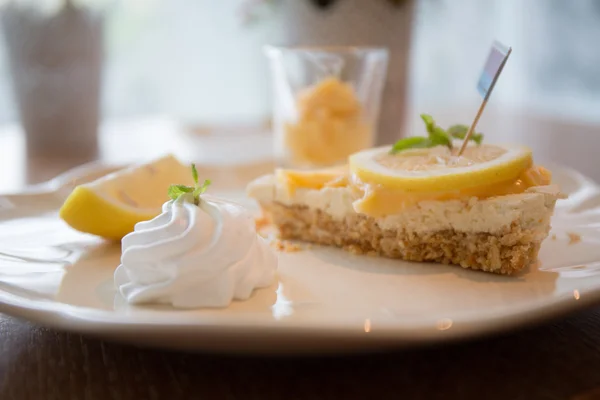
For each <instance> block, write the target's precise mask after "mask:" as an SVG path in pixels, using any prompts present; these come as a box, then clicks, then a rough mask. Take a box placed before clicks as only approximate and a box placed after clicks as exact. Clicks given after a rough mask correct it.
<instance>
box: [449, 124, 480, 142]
mask: <svg viewBox="0 0 600 400" xmlns="http://www.w3.org/2000/svg"><path fill="white" fill-rule="evenodd" d="M468 131H469V127H468V126H466V125H452V126H451V127H450V128H449V129H448V133H449V134H450V136H452V137H453V138H455V139H464V138H465V137H466V136H467V132H468ZM469 140H472V141H474V142H475V143H477V144H481V142H482V141H483V133H472V134H471V137H470V138H469Z"/></svg>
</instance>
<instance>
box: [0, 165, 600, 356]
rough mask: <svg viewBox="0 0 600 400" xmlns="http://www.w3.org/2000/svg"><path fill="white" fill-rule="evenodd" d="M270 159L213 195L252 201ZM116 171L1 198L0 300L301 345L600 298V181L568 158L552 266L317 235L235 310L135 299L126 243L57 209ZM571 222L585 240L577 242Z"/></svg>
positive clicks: (480, 323)
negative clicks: (433, 254) (419, 256)
mask: <svg viewBox="0 0 600 400" xmlns="http://www.w3.org/2000/svg"><path fill="white" fill-rule="evenodd" d="M268 168H270V166H268V165H254V166H250V167H248V166H244V167H227V168H225V167H220V168H212V169H210V171H202V170H201V171H200V173H201V174H202V176H210V177H211V178H212V180H213V182H215V183H217V184H216V185H215V187H214V188H211V190H212V191H213V194H217V195H219V194H220V195H222V196H224V197H229V198H234V199H235V200H238V201H246V202H248V200H245V199H244V196H243V191H242V189H243V187H244V184H245V183H246V182H247V181H248V180H249V179H250V178H251V177H253V176H256V175H257V174H259V173H261V172H262V171H265V170H266V169H268ZM110 170H111V169H110V168H107V167H103V166H101V165H92V166H87V167H82V168H79V169H77V170H74V171H73V172H71V173H70V174H67V175H65V176H62V177H59V178H57V179H55V180H53V181H52V182H50V183H48V184H46V185H41V186H37V187H35V188H34V189H33V190H30V191H28V192H26V193H21V194H13V195H5V196H0V312H3V313H7V314H12V315H15V316H18V317H22V318H25V319H28V320H31V321H34V322H36V323H39V324H42V325H46V326H50V327H55V328H58V329H63V330H67V331H73V332H80V333H85V334H91V335H96V336H100V337H103V338H107V339H113V340H119V341H125V342H130V343H133V344H137V345H152V346H158V347H165V348H178V349H187V350H208V351H225V352H255V353H275V352H279V353H281V352H285V353H294V352H307V351H309V352H341V351H357V350H366V349H373V348H383V347H389V346H405V345H414V344H418V343H426V342H441V341H446V340H451V339H458V338H467V337H473V336H476V335H481V334H484V333H489V332H495V331H500V330H505V329H509V328H513V327H516V326H519V325H524V324H527V323H531V322H533V321H540V320H542V319H546V318H550V317H553V316H557V315H560V314H562V313H565V312H568V311H572V310H575V309H578V308H581V307H583V306H585V305H589V304H591V303H592V302H596V301H600V190H599V189H598V188H597V187H596V186H595V185H594V184H593V183H591V181H589V180H588V179H586V178H584V177H583V176H581V175H580V174H578V173H576V172H573V171H570V170H566V169H555V178H556V180H557V181H558V183H560V184H561V185H562V187H563V189H564V191H566V192H568V193H570V198H569V200H565V201H562V202H561V203H560V204H559V206H558V210H557V213H556V216H555V218H554V221H553V225H554V228H553V231H552V237H553V238H554V239H553V238H548V240H547V241H546V242H545V243H544V245H543V248H542V250H541V254H540V263H539V265H538V266H537V267H533V268H531V269H530V270H529V271H527V272H526V273H523V274H521V275H520V276H517V277H502V276H496V275H491V274H486V273H482V272H475V271H468V270H463V269H461V268H458V267H453V266H444V265H436V264H418V263H408V262H402V261H397V260H387V259H379V258H374V257H366V256H353V255H350V254H348V253H345V252H343V251H341V250H337V249H331V248H318V247H312V248H310V249H305V250H303V251H299V252H296V253H281V254H280V270H279V278H278V282H277V283H276V284H274V285H273V286H272V287H270V288H267V289H262V290H259V291H257V292H255V293H254V296H253V297H252V298H251V299H250V300H249V301H246V302H234V303H233V304H232V305H231V306H230V307H229V308H227V309H220V310H197V311H180V310H174V309H170V308H168V307H132V306H128V305H126V304H125V303H124V302H123V300H122V298H121V297H120V295H118V294H117V293H116V292H115V290H114V288H113V279H112V274H113V271H114V269H115V267H116V266H117V265H118V263H119V256H120V248H119V245H118V244H111V243H106V242H103V241H101V240H99V239H98V238H95V237H93V236H89V235H85V234H81V233H78V232H75V231H73V230H71V229H70V228H68V227H67V226H66V225H65V224H64V223H63V222H62V221H61V220H60V219H59V218H58V217H57V209H58V208H59V207H60V205H61V204H62V201H63V200H64V198H65V196H66V195H68V193H69V192H70V190H71V189H72V187H73V186H74V185H75V184H78V183H82V182H84V181H86V180H89V179H92V178H97V177H98V176H100V175H102V174H104V173H106V172H108V171H110ZM219 182H221V185H220V186H219V185H218V183H219ZM248 204H249V205H250V206H251V203H249V202H248ZM569 233H576V234H579V235H581V241H580V242H579V243H575V244H569V235H568V234H569Z"/></svg>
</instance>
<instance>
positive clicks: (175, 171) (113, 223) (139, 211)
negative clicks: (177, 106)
mask: <svg viewBox="0 0 600 400" xmlns="http://www.w3.org/2000/svg"><path fill="white" fill-rule="evenodd" d="M174 182H178V183H185V184H191V183H193V182H192V179H191V176H190V173H189V168H187V167H185V166H184V165H182V164H181V163H180V162H179V161H177V159H176V158H174V157H172V156H167V157H163V158H161V159H158V160H156V161H154V162H151V163H148V164H145V165H139V166H135V167H131V168H127V169H124V170H121V171H118V172H115V173H113V174H110V175H107V176H105V177H103V178H100V179H98V180H96V181H93V182H90V183H86V184H83V185H80V186H77V187H76V188H75V190H73V192H72V193H71V194H70V195H69V197H68V198H67V200H66V201H65V203H64V204H63V206H62V208H61V209H60V212H59V215H60V217H61V218H62V219H63V220H64V221H65V222H66V223H67V224H69V225H70V226H71V227H72V228H74V229H76V230H78V231H81V232H85V233H91V234H93V235H97V236H101V237H103V238H106V239H113V240H120V239H121V238H123V236H125V235H126V234H128V233H130V232H133V228H134V226H135V224H137V223H138V222H141V221H147V220H150V219H152V218H154V217H156V216H157V215H159V214H160V213H161V206H162V204H163V203H164V202H165V201H167V200H169V198H168V195H167V189H168V188H169V185H170V184H172V183H174Z"/></svg>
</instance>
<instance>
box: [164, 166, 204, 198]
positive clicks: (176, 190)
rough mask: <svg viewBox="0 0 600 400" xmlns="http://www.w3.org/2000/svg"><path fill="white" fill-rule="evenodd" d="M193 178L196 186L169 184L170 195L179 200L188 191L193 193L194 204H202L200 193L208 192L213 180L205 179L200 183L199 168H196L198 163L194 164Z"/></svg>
mask: <svg viewBox="0 0 600 400" xmlns="http://www.w3.org/2000/svg"><path fill="white" fill-rule="evenodd" d="M192 178H193V179H194V186H186V185H171V186H169V191H168V194H169V197H170V198H171V199H173V200H177V199H178V198H180V197H181V196H183V195H186V194H188V193H191V194H192V198H193V199H194V204H195V205H198V204H200V195H201V194H203V193H204V192H206V190H207V189H208V187H209V186H210V184H211V182H210V180H209V179H205V180H204V182H202V184H200V183H199V179H198V170H197V169H196V164H192Z"/></svg>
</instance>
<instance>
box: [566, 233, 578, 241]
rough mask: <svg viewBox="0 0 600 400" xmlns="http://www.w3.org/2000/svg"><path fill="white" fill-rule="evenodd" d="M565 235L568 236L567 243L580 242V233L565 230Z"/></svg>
mask: <svg viewBox="0 0 600 400" xmlns="http://www.w3.org/2000/svg"><path fill="white" fill-rule="evenodd" d="M567 236H568V237H569V244H575V243H579V242H581V235H580V234H578V233H574V232H567Z"/></svg>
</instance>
